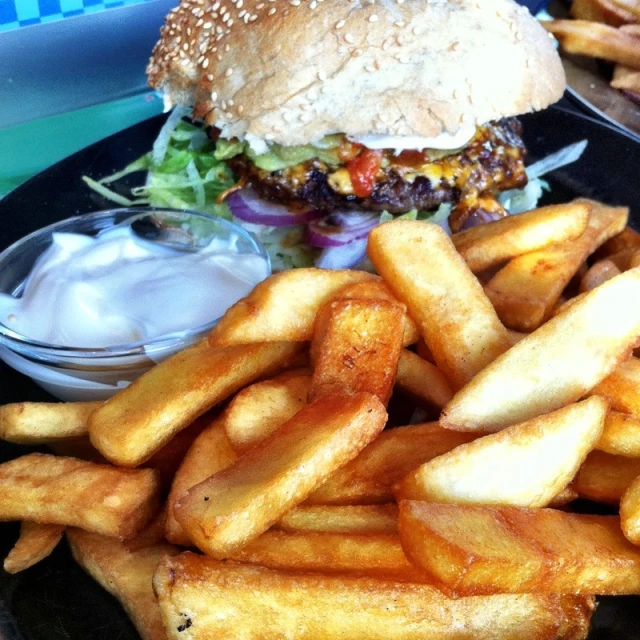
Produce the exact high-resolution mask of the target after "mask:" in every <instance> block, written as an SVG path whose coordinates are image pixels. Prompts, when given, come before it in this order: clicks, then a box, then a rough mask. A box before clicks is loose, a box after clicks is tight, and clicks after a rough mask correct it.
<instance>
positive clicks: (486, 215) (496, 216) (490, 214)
mask: <svg viewBox="0 0 640 640" xmlns="http://www.w3.org/2000/svg"><path fill="white" fill-rule="evenodd" d="M504 217H505V215H504V214H503V213H502V212H500V211H487V210H486V209H476V211H474V212H473V213H472V214H471V215H470V216H469V217H468V218H467V220H466V221H465V223H464V224H463V225H462V229H460V231H464V230H465V229H471V227H477V226H479V225H481V224H487V223H488V222H495V221H496V220H500V219H501V218H504Z"/></svg>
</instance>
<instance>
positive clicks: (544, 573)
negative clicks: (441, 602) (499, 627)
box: [399, 500, 640, 595]
mask: <svg viewBox="0 0 640 640" xmlns="http://www.w3.org/2000/svg"><path fill="white" fill-rule="evenodd" d="M399 524H400V538H401V540H402V546H403V548H404V550H405V553H406V554H407V557H409V558H410V559H411V560H412V561H413V562H414V563H416V564H417V565H419V566H421V567H423V568H424V569H425V570H426V571H428V572H429V573H430V574H432V575H433V576H434V577H436V578H437V579H439V580H441V581H442V582H443V584H444V585H446V586H447V587H448V588H450V589H452V590H454V591H455V592H456V593H459V594H462V595H478V594H491V593H522V592H529V591H534V592H536V591H538V592H554V593H574V594H580V593H583V594H587V593H594V594H597V595H606V594H610V595H615V594H632V593H639V592H640V549H637V548H636V547H634V546H633V545H632V544H631V543H630V542H629V541H628V540H627V539H626V538H625V537H624V536H623V535H622V531H621V529H620V518H618V517H617V516H591V515H583V514H576V513H566V512H564V511H557V510H555V509H519V508H517V507H478V506H470V505H451V504H433V503H427V502H416V501H412V500H405V501H402V502H401V503H400V520H399Z"/></svg>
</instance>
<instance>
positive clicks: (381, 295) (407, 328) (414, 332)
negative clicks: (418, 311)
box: [312, 278, 420, 361]
mask: <svg viewBox="0 0 640 640" xmlns="http://www.w3.org/2000/svg"><path fill="white" fill-rule="evenodd" d="M334 298H335V299H338V300H344V299H351V298H358V299H360V300H387V301H389V302H400V301H399V300H398V298H396V297H395V296H394V295H393V293H391V289H389V287H388V286H387V285H386V284H385V283H384V281H383V280H382V279H380V278H376V279H375V280H365V281H364V282H357V283H356V284H349V285H347V286H346V287H343V288H342V289H340V291H338V292H337V293H336V295H335V297H334ZM419 339H420V329H419V328H418V326H417V325H416V323H415V322H414V320H413V318H412V317H411V316H410V315H409V314H408V313H406V311H405V317H404V332H403V336H402V344H403V345H404V346H405V347H406V346H409V345H410V344H415V343H416V342H418V340H419ZM312 361H313V356H312Z"/></svg>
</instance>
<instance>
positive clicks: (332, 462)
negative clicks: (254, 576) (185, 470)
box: [174, 393, 387, 558]
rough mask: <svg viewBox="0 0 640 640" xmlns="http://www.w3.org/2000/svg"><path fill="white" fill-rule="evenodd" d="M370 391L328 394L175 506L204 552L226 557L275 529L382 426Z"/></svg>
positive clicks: (383, 413) (383, 418) (381, 413)
mask: <svg viewBox="0 0 640 640" xmlns="http://www.w3.org/2000/svg"><path fill="white" fill-rule="evenodd" d="M386 420H387V414H386V411H385V410H384V407H383V406H382V405H381V404H380V401H379V400H378V399H377V398H375V397H374V396H372V395H370V394H368V393H358V394H356V395H353V396H341V395H338V396H334V395H326V396H322V397H321V398H319V399H318V400H316V401H315V402H313V403H312V404H310V405H308V406H307V407H305V408H304V409H302V411H300V412H299V413H297V414H296V415H295V416H294V417H293V418H292V419H291V420H289V422H287V423H285V424H284V425H283V426H282V427H280V429H278V430H277V431H276V432H274V433H273V434H272V435H271V436H269V437H268V438H267V439H266V440H264V441H263V442H262V443H260V444H258V445H256V446H255V447H254V448H253V449H250V450H249V451H248V452H247V453H245V454H244V455H243V456H242V457H241V458H239V459H238V461H237V462H236V463H235V464H233V465H232V466H231V467H229V468H227V469H225V470H224V471H221V472H219V473H217V474H216V475H214V476H212V477H210V478H208V479H207V480H205V481H204V482H202V483H200V484H198V485H196V486H195V487H193V488H192V489H190V490H189V491H188V492H187V493H186V495H184V496H183V497H182V498H181V499H180V500H179V501H178V503H177V504H176V505H175V507H174V514H175V516H176V519H177V520H178V522H179V523H180V524H181V525H182V526H183V527H184V529H185V530H186V532H187V534H188V535H189V537H190V538H191V539H192V540H193V542H194V543H195V544H196V545H197V546H198V548H200V549H201V550H202V551H205V552H206V553H208V554H210V555H213V556H215V557H222V558H224V557H227V556H228V555H229V554H231V553H233V552H234V551H236V550H237V549H239V548H241V547H243V546H244V545H245V544H247V542H249V541H250V540H252V539H253V538H256V537H258V536H259V535H260V534H261V533H263V532H264V531H266V530H267V529H268V528H269V527H270V526H271V525H272V524H275V523H276V522H277V521H278V520H279V519H280V518H281V517H282V516H283V515H284V514H285V513H286V512H287V511H289V509H291V508H292V507H294V506H295V505H296V504H299V503H300V502H302V501H303V500H304V499H305V498H306V497H307V496H308V495H309V494H310V493H311V492H312V491H313V490H314V489H315V488H316V487H318V486H319V485H320V484H321V483H322V482H323V481H324V480H325V479H326V478H327V477H328V476H329V475H330V474H331V473H332V472H333V471H335V470H336V469H338V468H339V467H341V466H343V465H344V464H345V463H346V462H348V461H349V460H351V459H352V458H354V457H355V456H356V455H357V454H358V453H359V452H360V451H361V450H362V449H363V448H364V447H365V446H366V445H367V444H368V443H369V442H370V441H371V440H373V439H374V438H375V437H376V435H378V433H380V431H382V429H383V428H384V425H385V423H386Z"/></svg>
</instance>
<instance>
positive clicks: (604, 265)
mask: <svg viewBox="0 0 640 640" xmlns="http://www.w3.org/2000/svg"><path fill="white" fill-rule="evenodd" d="M621 273H622V272H621V271H620V269H618V267H616V265H615V264H614V263H613V262H611V260H599V261H598V262H596V263H595V264H594V265H593V266H591V267H589V271H587V273H585V274H584V276H583V277H582V280H581V281H580V292H581V293H585V292H586V291H591V290H592V289H595V288H596V287H599V286H600V285H601V284H603V283H604V282H606V281H607V280H611V278H614V277H615V276H619V275H620V274H621Z"/></svg>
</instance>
